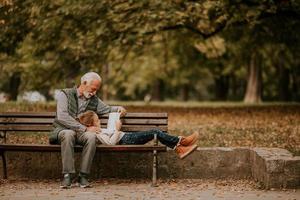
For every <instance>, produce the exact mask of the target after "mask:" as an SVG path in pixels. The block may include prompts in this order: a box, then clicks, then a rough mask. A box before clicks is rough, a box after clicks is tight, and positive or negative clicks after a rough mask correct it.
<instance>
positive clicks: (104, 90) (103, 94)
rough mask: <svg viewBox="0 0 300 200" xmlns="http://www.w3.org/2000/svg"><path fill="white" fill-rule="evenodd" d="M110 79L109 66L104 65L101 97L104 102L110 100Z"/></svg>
mask: <svg viewBox="0 0 300 200" xmlns="http://www.w3.org/2000/svg"><path fill="white" fill-rule="evenodd" d="M108 77H109V64H104V65H103V66H102V70H101V78H102V83H101V85H102V92H101V97H102V99H103V101H107V100H108V99H109V92H108V83H107V79H108Z"/></svg>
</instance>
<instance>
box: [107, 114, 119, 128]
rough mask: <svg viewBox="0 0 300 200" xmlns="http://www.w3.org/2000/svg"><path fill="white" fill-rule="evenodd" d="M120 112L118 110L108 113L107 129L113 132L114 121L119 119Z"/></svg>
mask: <svg viewBox="0 0 300 200" xmlns="http://www.w3.org/2000/svg"><path fill="white" fill-rule="evenodd" d="M120 114H121V113H118V112H113V113H109V115H108V122H107V129H108V131H109V132H114V131H115V130H116V122H117V121H118V120H119V119H120Z"/></svg>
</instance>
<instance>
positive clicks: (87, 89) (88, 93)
mask: <svg viewBox="0 0 300 200" xmlns="http://www.w3.org/2000/svg"><path fill="white" fill-rule="evenodd" d="M83 85H84V90H83V95H84V97H85V98H87V99H89V98H91V97H92V96H94V95H95V94H96V92H97V91H98V90H99V88H100V86H101V82H100V81H99V80H92V81H91V82H90V84H87V82H85V83H83Z"/></svg>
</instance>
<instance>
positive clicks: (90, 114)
mask: <svg viewBox="0 0 300 200" xmlns="http://www.w3.org/2000/svg"><path fill="white" fill-rule="evenodd" d="M95 117H97V118H98V115H97V114H96V113H95V112H94V111H90V110H89V111H86V112H84V113H82V114H80V115H79V116H78V120H79V122H80V123H81V124H83V125H85V126H87V127H89V126H94V124H95V120H94V119H95Z"/></svg>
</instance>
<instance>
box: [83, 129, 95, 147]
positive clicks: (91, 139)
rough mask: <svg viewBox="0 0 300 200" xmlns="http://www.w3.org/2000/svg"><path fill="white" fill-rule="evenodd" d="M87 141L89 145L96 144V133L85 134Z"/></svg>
mask: <svg viewBox="0 0 300 200" xmlns="http://www.w3.org/2000/svg"><path fill="white" fill-rule="evenodd" d="M84 137H85V141H86V142H87V143H89V144H95V143H96V133H94V132H85V133H84Z"/></svg>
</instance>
